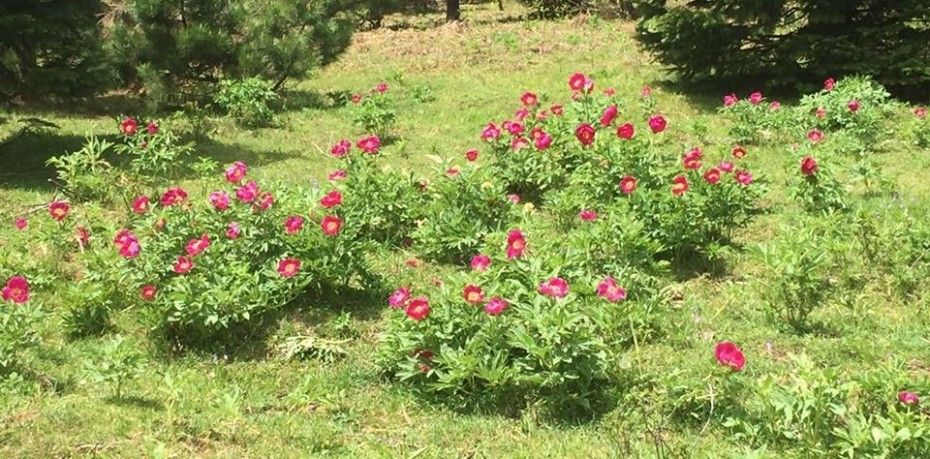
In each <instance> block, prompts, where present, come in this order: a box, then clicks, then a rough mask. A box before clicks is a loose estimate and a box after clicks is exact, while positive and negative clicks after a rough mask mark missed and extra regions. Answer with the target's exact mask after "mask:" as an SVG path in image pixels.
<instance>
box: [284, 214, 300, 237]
mask: <svg viewBox="0 0 930 459" xmlns="http://www.w3.org/2000/svg"><path fill="white" fill-rule="evenodd" d="M303 227H304V218H303V217H301V216H300V215H291V216H289V217H287V218H285V219H284V232H285V233H287V234H297V233H298V232H299V231H300V230H301V229H302V228H303Z"/></svg>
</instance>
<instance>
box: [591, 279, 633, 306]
mask: <svg viewBox="0 0 930 459" xmlns="http://www.w3.org/2000/svg"><path fill="white" fill-rule="evenodd" d="M597 296H599V297H601V298H603V299H605V300H607V301H610V302H611V303H616V302H619V301H623V300H625V299H626V290H625V289H624V288H623V287H621V286H620V285H619V284H617V281H616V280H615V279H614V278H613V277H610V276H607V277H605V278H604V279H603V280H602V281H601V282H600V283H599V284H597Z"/></svg>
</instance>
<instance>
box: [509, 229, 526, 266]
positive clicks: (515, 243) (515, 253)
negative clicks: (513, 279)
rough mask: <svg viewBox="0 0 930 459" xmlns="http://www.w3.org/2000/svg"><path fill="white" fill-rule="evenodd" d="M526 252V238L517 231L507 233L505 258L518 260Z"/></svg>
mask: <svg viewBox="0 0 930 459" xmlns="http://www.w3.org/2000/svg"><path fill="white" fill-rule="evenodd" d="M524 252H526V237H525V236H524V235H523V232H522V231H520V230H518V229H512V230H510V232H509V233H507V258H508V259H510V260H513V259H514V258H520V257H522V256H523V253H524Z"/></svg>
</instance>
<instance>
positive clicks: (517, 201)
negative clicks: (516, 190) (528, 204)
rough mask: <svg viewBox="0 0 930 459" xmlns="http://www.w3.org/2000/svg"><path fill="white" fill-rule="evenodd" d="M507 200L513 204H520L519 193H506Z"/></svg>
mask: <svg viewBox="0 0 930 459" xmlns="http://www.w3.org/2000/svg"><path fill="white" fill-rule="evenodd" d="M507 200H508V201H510V202H511V203H513V204H520V195H519V194H508V195H507Z"/></svg>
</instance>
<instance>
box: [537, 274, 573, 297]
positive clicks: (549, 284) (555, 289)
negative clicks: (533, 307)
mask: <svg viewBox="0 0 930 459" xmlns="http://www.w3.org/2000/svg"><path fill="white" fill-rule="evenodd" d="M537 290H538V291H539V293H541V294H543V295H545V296H548V297H550V298H565V295H568V282H566V281H565V279H562V278H561V277H553V278H551V279H549V280H547V281H545V282H543V283H541V284H539V287H538V288H537Z"/></svg>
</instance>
